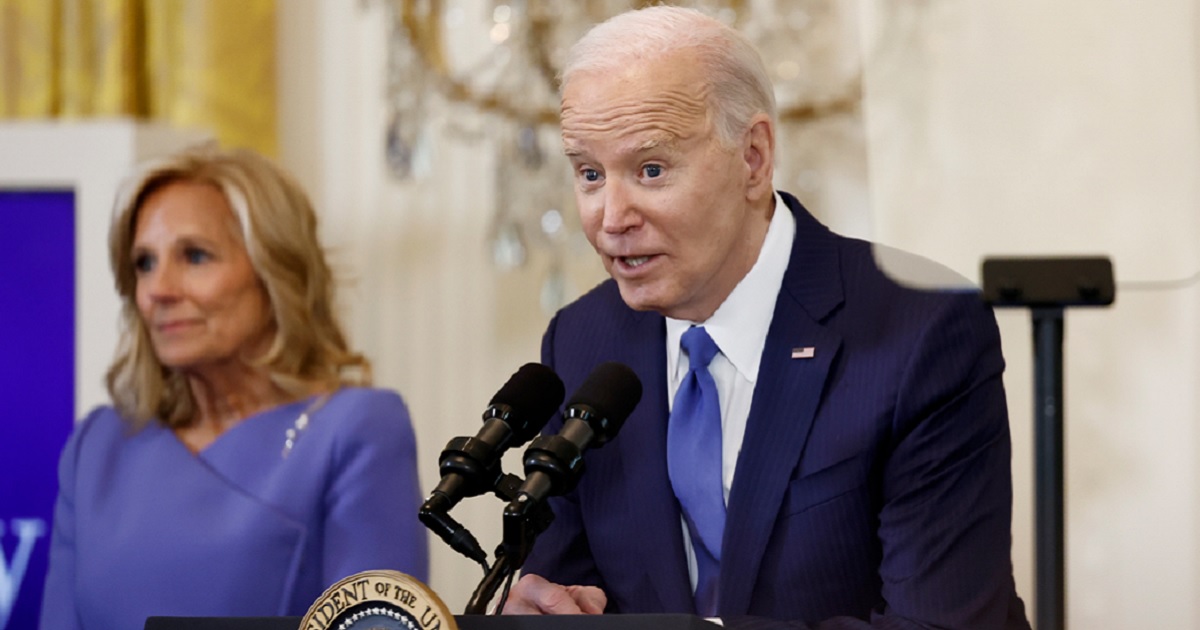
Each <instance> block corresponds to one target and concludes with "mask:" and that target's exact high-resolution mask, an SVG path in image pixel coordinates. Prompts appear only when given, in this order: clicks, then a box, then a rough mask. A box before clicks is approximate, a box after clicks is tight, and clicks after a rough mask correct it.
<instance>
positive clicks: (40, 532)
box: [0, 518, 46, 630]
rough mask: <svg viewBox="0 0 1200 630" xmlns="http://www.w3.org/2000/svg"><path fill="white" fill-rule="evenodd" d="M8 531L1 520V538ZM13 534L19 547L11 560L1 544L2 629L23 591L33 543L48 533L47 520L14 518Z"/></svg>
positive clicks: (0, 601)
mask: <svg viewBox="0 0 1200 630" xmlns="http://www.w3.org/2000/svg"><path fill="white" fill-rule="evenodd" d="M7 533H8V532H6V531H5V527H4V521H0V540H3V537H4V536H5V535H6V534H7ZM12 534H13V535H15V536H16V537H17V548H16V550H15V551H13V556H12V560H11V561H10V560H9V559H8V558H7V557H5V556H6V554H4V553H3V552H4V547H3V546H2V545H0V630H3V629H4V628H7V627H8V617H9V615H11V614H12V609H13V604H15V603H16V601H17V593H19V592H21V581H22V580H24V579H25V568H26V567H28V566H29V557H30V556H32V555H33V545H34V543H36V542H37V539H38V538H41V537H42V536H45V535H46V522H45V521H43V520H42V519H40V518H14V519H13V520H12Z"/></svg>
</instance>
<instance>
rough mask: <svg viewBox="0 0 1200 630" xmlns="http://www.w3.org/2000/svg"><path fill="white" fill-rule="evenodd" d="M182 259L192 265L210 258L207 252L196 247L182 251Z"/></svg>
mask: <svg viewBox="0 0 1200 630" xmlns="http://www.w3.org/2000/svg"><path fill="white" fill-rule="evenodd" d="M183 256H184V258H186V259H187V261H188V262H189V263H191V264H193V265H196V264H200V263H202V262H206V261H208V260H209V259H210V258H212V256H211V255H209V253H208V252H206V251H204V250H203V249H200V248H197V247H189V248H187V249H185V250H184V251H183Z"/></svg>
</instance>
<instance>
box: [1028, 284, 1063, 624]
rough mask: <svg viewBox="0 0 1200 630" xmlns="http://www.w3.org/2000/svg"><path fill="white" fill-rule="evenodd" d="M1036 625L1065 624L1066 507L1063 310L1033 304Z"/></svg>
mask: <svg viewBox="0 0 1200 630" xmlns="http://www.w3.org/2000/svg"><path fill="white" fill-rule="evenodd" d="M1031 310H1032V315H1033V347H1034V375H1033V382H1034V390H1035V391H1034V397H1033V418H1034V462H1035V463H1034V468H1035V470H1036V473H1037V478H1036V479H1035V481H1034V487H1035V488H1036V493H1035V495H1036V497H1037V499H1036V507H1037V510H1036V526H1035V530H1036V532H1037V535H1036V548H1037V600H1036V602H1037V625H1036V627H1037V630H1062V629H1063V628H1065V627H1066V580H1065V578H1064V574H1065V570H1064V552H1063V546H1064V538H1063V526H1064V518H1063V514H1064V510H1063V494H1064V493H1063V309H1062V308H1061V307H1055V308H1034V309H1031Z"/></svg>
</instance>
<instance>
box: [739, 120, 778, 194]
mask: <svg viewBox="0 0 1200 630" xmlns="http://www.w3.org/2000/svg"><path fill="white" fill-rule="evenodd" d="M744 146H745V151H744V152H743V154H742V159H743V160H745V163H746V168H747V170H748V171H749V178H748V179H747V180H746V199H747V200H750V201H756V200H758V199H761V198H762V197H763V196H764V195H772V194H774V193H775V189H774V188H773V186H772V177H773V176H774V174H775V125H774V123H772V122H771V118H770V117H769V116H767V115H766V114H758V115H757V116H755V117H754V119H753V120H752V121H751V123H750V130H749V131H747V132H746V142H745V145H744Z"/></svg>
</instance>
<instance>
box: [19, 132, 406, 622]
mask: <svg viewBox="0 0 1200 630" xmlns="http://www.w3.org/2000/svg"><path fill="white" fill-rule="evenodd" d="M109 246H110V256H111V264H112V269H113V274H114V276H115V280H116V288H117V291H118V293H119V294H120V296H121V298H122V301H123V308H122V320H123V328H124V330H123V332H122V339H121V343H120V347H119V349H118V351H117V356H116V359H115V360H114V362H113V364H112V366H111V368H110V369H109V372H108V379H107V384H108V390H109V393H110V395H111V396H112V403H113V404H112V406H105V407H101V408H98V409H96V410H94V411H92V412H91V413H90V414H89V415H88V416H87V418H86V419H85V420H84V421H83V422H82V423H80V424H79V425H78V426H77V427H76V430H75V433H74V434H73V436H72V437H71V439H70V440H69V441H68V443H67V445H66V448H65V450H64V452H63V455H62V459H61V463H60V467H59V477H60V479H59V484H60V488H59V497H58V502H57V504H56V507H55V516H54V530H53V538H52V544H51V557H50V570H49V575H48V577H47V583H46V595H45V603H44V605H43V609H42V619H41V626H42V628H44V629H47V630H50V629H60V628H62V629H73V628H140V627H142V625H144V622H145V619H146V617H147V616H152V615H168V616H269V615H300V614H303V613H304V611H305V609H306V608H307V607H308V606H309V605H310V604H311V603H312V601H313V600H315V599H316V598H317V597H318V596H319V595H320V594H321V592H322V590H323V589H324V588H325V587H327V586H329V585H330V584H332V583H333V582H335V581H336V580H338V579H340V578H342V577H345V576H346V575H349V574H351V573H355V572H358V571H362V570H367V569H397V570H400V571H404V572H406V573H409V574H411V575H414V576H416V577H418V578H420V579H426V578H427V573H428V551H427V546H426V539H425V532H424V529H423V528H422V527H421V525H420V524H419V523H418V521H417V517H416V513H417V508H418V505H419V502H420V499H419V495H418V492H419V491H418V488H417V474H416V466H415V457H416V445H415V440H414V436H413V432H412V427H411V425H410V422H409V418H408V412H407V410H406V408H405V405H404V402H403V401H402V400H401V398H400V397H399V396H398V395H397V394H396V393H394V392H391V391H385V390H380V389H371V388H369V387H367V386H366V385H367V383H368V382H369V378H370V369H369V364H368V362H367V360H366V359H365V358H363V357H362V356H361V355H359V354H357V353H355V352H353V351H351V350H350V349H349V348H348V346H347V343H346V340H345V336H344V335H343V333H342V329H341V326H340V325H339V323H338V321H337V318H336V317H335V314H334V308H333V283H332V277H331V273H330V269H329V266H328V265H327V263H326V261H325V256H324V253H323V250H322V249H321V246H320V244H319V242H318V239H317V220H316V216H315V214H314V212H313V209H312V206H311V204H310V203H309V201H308V199H307V197H306V196H305V194H304V192H303V191H302V190H301V189H300V187H299V186H297V185H296V183H295V182H294V181H293V180H292V179H291V178H290V177H289V176H288V175H287V174H286V173H284V172H282V171H281V170H280V169H279V168H278V167H276V166H275V165H274V164H272V163H271V162H270V161H268V160H267V159H265V158H263V157H261V156H258V155H256V154H254V153H251V152H248V151H228V152H226V151H221V150H219V149H217V148H215V147H211V146H206V147H199V148H192V149H188V150H185V151H183V152H180V153H178V154H175V155H172V156H169V157H167V158H165V159H162V160H158V161H154V162H151V163H148V164H146V165H144V166H143V167H142V168H141V169H139V171H138V172H137V173H135V174H134V175H133V176H132V177H131V178H130V179H129V180H128V181H127V182H126V184H125V185H124V186H123V187H122V190H121V191H120V192H119V194H118V198H117V202H116V207H115V210H114V219H113V224H112V228H111V233H110V237H109Z"/></svg>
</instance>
